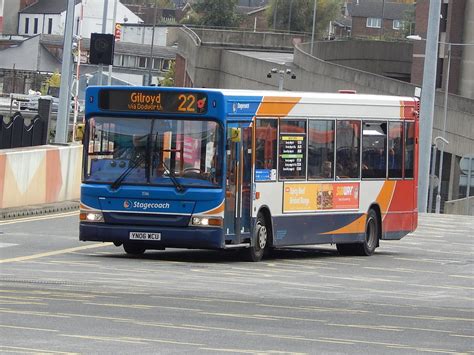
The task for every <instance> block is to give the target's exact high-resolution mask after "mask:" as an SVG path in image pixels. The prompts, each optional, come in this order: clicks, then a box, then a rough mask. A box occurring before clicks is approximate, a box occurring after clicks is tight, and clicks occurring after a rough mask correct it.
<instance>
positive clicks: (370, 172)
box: [362, 122, 387, 179]
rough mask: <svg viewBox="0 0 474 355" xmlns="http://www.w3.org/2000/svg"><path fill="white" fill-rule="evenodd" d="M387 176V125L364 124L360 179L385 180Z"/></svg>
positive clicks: (379, 123)
mask: <svg viewBox="0 0 474 355" xmlns="http://www.w3.org/2000/svg"><path fill="white" fill-rule="evenodd" d="M386 174H387V123H386V122H364V128H363V130H362V178H379V179H385V178H386Z"/></svg>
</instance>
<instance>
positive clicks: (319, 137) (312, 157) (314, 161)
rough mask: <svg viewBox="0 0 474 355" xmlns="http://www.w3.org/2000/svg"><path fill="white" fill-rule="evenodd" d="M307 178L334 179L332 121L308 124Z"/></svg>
mask: <svg viewBox="0 0 474 355" xmlns="http://www.w3.org/2000/svg"><path fill="white" fill-rule="evenodd" d="M308 178H309V179H333V178H334V121H327V120H309V122H308Z"/></svg>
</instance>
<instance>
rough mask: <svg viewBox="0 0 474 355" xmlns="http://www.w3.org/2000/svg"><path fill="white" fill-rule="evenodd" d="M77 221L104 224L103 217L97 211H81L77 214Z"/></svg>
mask: <svg viewBox="0 0 474 355" xmlns="http://www.w3.org/2000/svg"><path fill="white" fill-rule="evenodd" d="M79 219H80V221H81V222H95V223H100V222H104V215H103V214H102V212H98V211H93V212H92V211H81V213H80V214H79Z"/></svg>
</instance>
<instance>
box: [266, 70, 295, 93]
mask: <svg viewBox="0 0 474 355" xmlns="http://www.w3.org/2000/svg"><path fill="white" fill-rule="evenodd" d="M273 74H278V90H279V91H283V83H284V82H285V74H287V75H289V76H290V78H291V79H296V74H295V73H293V72H292V71H291V69H286V70H283V69H277V68H273V69H271V70H270V71H269V72H268V74H267V78H271V77H272V76H273Z"/></svg>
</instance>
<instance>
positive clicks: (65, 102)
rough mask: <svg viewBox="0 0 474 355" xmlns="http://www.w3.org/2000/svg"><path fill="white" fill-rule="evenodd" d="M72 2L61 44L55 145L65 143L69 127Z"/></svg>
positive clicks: (69, 4) (69, 3)
mask: <svg viewBox="0 0 474 355" xmlns="http://www.w3.org/2000/svg"><path fill="white" fill-rule="evenodd" d="M74 6H75V1H74V0H68V3H67V13H66V25H65V27H66V29H65V33H64V44H63V62H62V65H61V87H60V89H59V107H58V114H57V118H56V135H55V137H54V142H55V143H67V136H68V126H69V109H70V102H71V91H70V90H71V83H70V80H71V79H70V78H71V63H72V32H73V29H74Z"/></svg>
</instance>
